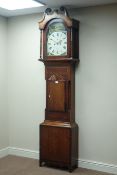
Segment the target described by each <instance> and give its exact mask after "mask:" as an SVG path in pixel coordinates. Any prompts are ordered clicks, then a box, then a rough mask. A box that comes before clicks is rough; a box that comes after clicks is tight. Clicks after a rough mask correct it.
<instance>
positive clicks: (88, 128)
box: [8, 5, 117, 165]
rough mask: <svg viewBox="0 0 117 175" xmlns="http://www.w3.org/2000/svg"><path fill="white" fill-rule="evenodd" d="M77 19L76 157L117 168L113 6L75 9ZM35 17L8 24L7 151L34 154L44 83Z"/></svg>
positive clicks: (116, 54) (116, 42) (116, 38)
mask: <svg viewBox="0 0 117 175" xmlns="http://www.w3.org/2000/svg"><path fill="white" fill-rule="evenodd" d="M71 16H72V17H73V16H74V17H76V19H79V20H80V64H79V67H78V68H77V69H76V121H77V122H78V124H79V158H80V159H86V160H93V161H99V162H104V163H109V164H115V165H117V151H116V148H117V139H116V138H117V137H116V133H117V127H116V123H117V107H116V106H117V78H116V74H117V5H112V6H111V5H110V6H102V7H91V8H83V9H80V10H79V9H78V10H74V11H72V12H71ZM39 18H40V16H39V14H34V15H27V16H20V17H12V18H10V19H9V23H8V29H9V33H8V34H9V38H8V39H9V43H8V48H9V49H8V67H9V69H8V72H9V74H8V75H9V77H8V79H9V80H8V83H9V118H10V134H9V136H10V146H11V147H20V148H26V149H32V150H38V134H39V133H38V125H39V123H40V122H41V121H43V120H44V108H45V80H44V66H43V63H41V62H38V61H37V59H38V57H39V43H40V37H39V30H38V23H37V22H38V21H39Z"/></svg>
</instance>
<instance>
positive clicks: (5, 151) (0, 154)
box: [0, 147, 9, 158]
mask: <svg viewBox="0 0 117 175" xmlns="http://www.w3.org/2000/svg"><path fill="white" fill-rule="evenodd" d="M8 153H9V148H8V147H7V148H3V149H1V150H0V158H2V157H5V156H7V155H8Z"/></svg>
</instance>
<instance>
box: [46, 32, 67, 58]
mask: <svg viewBox="0 0 117 175" xmlns="http://www.w3.org/2000/svg"><path fill="white" fill-rule="evenodd" d="M47 52H48V55H51V56H52V55H54V56H55V55H57V56H61V55H67V32H66V31H64V32H62V31H61V32H53V33H52V34H51V35H49V36H48V42H47Z"/></svg>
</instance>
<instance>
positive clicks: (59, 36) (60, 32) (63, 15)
mask: <svg viewBox="0 0 117 175" xmlns="http://www.w3.org/2000/svg"><path fill="white" fill-rule="evenodd" d="M39 28H40V31H41V47H40V53H41V54H40V59H39V60H40V61H42V62H43V63H44V65H45V80H46V108H45V120H44V122H43V123H41V124H40V166H42V165H44V164H46V165H48V166H57V167H60V168H68V170H69V171H70V172H71V171H72V170H73V169H74V168H76V167H77V166H78V165H77V161H78V125H77V124H76V123H75V65H76V63H78V62H79V22H78V21H77V20H74V19H71V18H70V17H69V15H68V13H67V11H66V9H65V8H64V7H61V8H60V9H59V10H51V9H46V11H45V13H44V17H43V19H42V20H41V21H40V22H39Z"/></svg>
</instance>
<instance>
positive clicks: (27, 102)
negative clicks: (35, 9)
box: [8, 15, 45, 150]
mask: <svg viewBox="0 0 117 175" xmlns="http://www.w3.org/2000/svg"><path fill="white" fill-rule="evenodd" d="M38 20H39V15H28V16H21V17H13V18H11V19H9V21H8V29H9V30H8V56H9V58H8V71H9V74H8V84H9V99H8V101H9V119H10V133H9V137H10V146H11V147H18V148H23V149H31V150H38V145H39V143H38V140H39V139H38V138H39V132H38V131H39V123H40V122H42V121H43V118H44V108H45V81H44V65H43V64H42V63H40V62H39V61H38V59H39V51H40V49H39V48H40V32H39V30H38Z"/></svg>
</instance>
